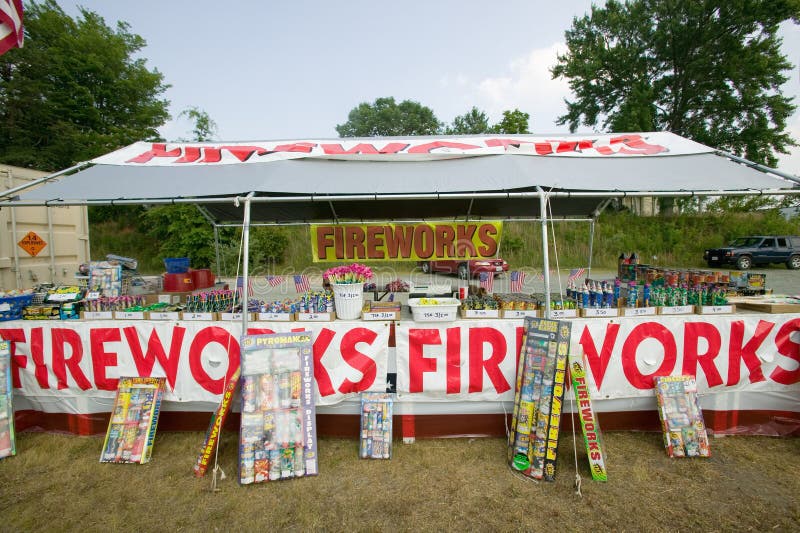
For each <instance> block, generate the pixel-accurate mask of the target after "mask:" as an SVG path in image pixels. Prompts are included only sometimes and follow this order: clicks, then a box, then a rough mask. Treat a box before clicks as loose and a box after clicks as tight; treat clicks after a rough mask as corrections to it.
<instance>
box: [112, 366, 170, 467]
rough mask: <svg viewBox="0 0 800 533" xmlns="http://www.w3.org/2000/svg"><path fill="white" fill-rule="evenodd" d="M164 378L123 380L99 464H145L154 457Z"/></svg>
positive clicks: (120, 383)
mask: <svg viewBox="0 0 800 533" xmlns="http://www.w3.org/2000/svg"><path fill="white" fill-rule="evenodd" d="M165 383H166V379H165V378H144V377H122V378H120V379H119V384H118V386H117V398H116V400H115V401H114V410H113V411H112V412H111V419H110V420H109V422H108V432H107V433H106V438H105V441H103V452H102V453H101V454H100V462H101V463H140V464H143V463H146V462H148V461H150V456H151V455H152V453H153V441H154V440H155V438H156V428H157V427H158V415H159V411H160V409H161V397H162V396H163V393H164V386H165Z"/></svg>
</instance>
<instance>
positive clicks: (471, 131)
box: [445, 106, 489, 135]
mask: <svg viewBox="0 0 800 533" xmlns="http://www.w3.org/2000/svg"><path fill="white" fill-rule="evenodd" d="M488 131H489V119H488V117H487V116H486V113H484V112H483V111H481V110H480V109H478V108H477V107H474V106H473V108H472V109H470V110H469V111H468V112H466V113H464V114H463V115H459V116H457V117H456V118H454V119H453V124H452V125H451V126H448V127H447V129H446V130H445V133H446V134H447V135H476V134H479V133H486V132H488Z"/></svg>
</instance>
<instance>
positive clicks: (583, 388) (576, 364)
mask: <svg viewBox="0 0 800 533" xmlns="http://www.w3.org/2000/svg"><path fill="white" fill-rule="evenodd" d="M569 371H570V377H571V379H572V392H573V393H575V402H576V404H577V406H578V418H579V419H580V421H581V431H582V432H583V443H584V445H585V446H586V457H587V459H588V460H589V470H590V471H591V473H592V479H593V480H595V481H608V474H607V472H606V461H605V453H604V452H603V439H602V435H601V433H600V423H599V422H598V421H597V413H595V411H594V405H593V404H592V396H591V394H590V393H589V381H588V379H587V377H586V362H585V361H584V358H583V355H582V354H581V355H576V354H571V355H570V363H569Z"/></svg>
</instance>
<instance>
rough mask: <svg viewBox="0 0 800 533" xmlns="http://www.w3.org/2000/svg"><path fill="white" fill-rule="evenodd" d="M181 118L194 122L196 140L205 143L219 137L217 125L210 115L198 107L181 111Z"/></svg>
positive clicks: (193, 131) (193, 132)
mask: <svg viewBox="0 0 800 533" xmlns="http://www.w3.org/2000/svg"><path fill="white" fill-rule="evenodd" d="M178 116H179V117H186V118H188V119H189V120H191V121H192V122H194V127H193V128H192V134H193V135H194V140H195V141H199V142H203V141H211V140H214V137H216V136H217V123H216V122H214V120H213V119H212V118H211V117H210V116H209V114H208V113H206V112H205V111H203V110H202V109H200V108H199V107H196V106H191V107H188V108H186V109H184V110H183V111H181V113H180V115H178Z"/></svg>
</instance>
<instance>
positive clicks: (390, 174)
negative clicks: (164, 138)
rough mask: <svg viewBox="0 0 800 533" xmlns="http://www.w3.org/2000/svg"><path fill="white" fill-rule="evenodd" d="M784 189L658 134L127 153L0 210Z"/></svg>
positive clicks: (458, 201) (351, 212)
mask: <svg viewBox="0 0 800 533" xmlns="http://www.w3.org/2000/svg"><path fill="white" fill-rule="evenodd" d="M793 179H796V178H793V177H792V176H787V175H785V174H781V173H779V172H777V171H773V170H771V169H766V168H764V167H759V166H758V165H753V164H743V160H739V159H737V158H734V157H733V156H728V155H727V154H721V153H720V152H717V151H715V150H713V149H712V148H709V147H707V146H703V145H701V144H698V143H695V142H693V141H690V140H688V139H684V138H682V137H679V136H677V135H673V134H670V133H664V132H655V133H630V134H619V135H553V136H537V135H496V136H453V137H410V138H360V139H358V138H356V139H332V140H292V141H256V142H246V143H245V142H238V143H169V144H167V143H145V142H139V143H135V144H133V145H131V146H128V147H126V148H123V149H121V150H118V151H116V152H112V153H110V154H107V155H105V156H101V157H98V158H96V159H94V160H92V161H90V162H88V163H87V164H85V165H81V166H80V167H79V168H78V169H77V172H72V173H70V172H67V171H65V172H62V173H59V174H57V175H55V176H52V177H49V178H45V179H44V180H42V182H43V184H42V185H41V186H39V187H36V188H33V189H31V190H25V191H21V190H14V191H9V192H13V193H17V192H21V195H20V196H18V197H14V198H13V199H9V200H7V201H5V202H0V205H54V206H55V205H92V204H125V203H139V204H141V203H148V204H155V203H176V202H189V203H197V204H203V205H204V206H205V208H206V211H207V212H208V213H209V214H210V215H211V216H212V218H213V219H214V220H215V221H216V222H230V221H241V220H242V210H241V207H240V203H239V202H238V201H236V199H237V198H242V197H244V196H246V195H250V197H251V199H252V200H251V201H252V204H253V212H252V218H253V220H254V221H269V222H277V223H285V222H295V221H323V220H364V219H367V220H369V219H375V218H380V219H383V220H403V219H406V220H418V219H424V218H452V217H469V218H498V217H500V218H506V217H511V218H513V217H536V218H538V217H541V216H542V215H543V214H542V213H541V212H540V203H539V202H538V201H537V200H538V196H539V192H538V191H541V190H543V191H546V192H547V193H548V198H549V201H550V207H549V208H550V209H551V210H552V214H553V216H583V217H589V216H592V215H593V214H594V213H595V212H596V209H597V206H598V205H599V204H600V202H601V201H603V199H605V198H608V197H620V196H628V195H636V196H644V195H647V196H690V195H749V194H782V193H787V192H789V190H790V189H792V188H793V187H797V185H798V183H797V182H795V181H793ZM794 192H797V191H794ZM790 193H793V192H790ZM6 194H8V192H7V193H6ZM375 202H380V203H379V204H376V203H375Z"/></svg>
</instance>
